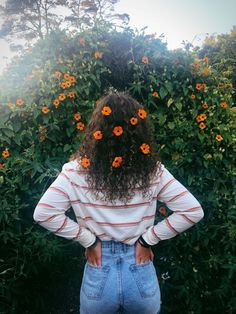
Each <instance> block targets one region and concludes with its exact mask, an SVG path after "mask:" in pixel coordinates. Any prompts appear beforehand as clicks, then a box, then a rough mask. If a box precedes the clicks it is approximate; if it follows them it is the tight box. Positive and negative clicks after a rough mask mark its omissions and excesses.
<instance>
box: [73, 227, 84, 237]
mask: <svg viewBox="0 0 236 314" xmlns="http://www.w3.org/2000/svg"><path fill="white" fill-rule="evenodd" d="M81 230H82V228H80V226H79V230H78V232H77V234H76V236H75V237H74V238H72V240H76V239H77V238H78V237H79V235H80V233H81Z"/></svg>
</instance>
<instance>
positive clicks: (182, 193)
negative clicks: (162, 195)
mask: <svg viewBox="0 0 236 314" xmlns="http://www.w3.org/2000/svg"><path fill="white" fill-rule="evenodd" d="M187 193H188V191H183V192H181V193H180V194H178V195H176V196H174V197H172V198H171V199H170V200H169V201H168V202H173V201H175V200H177V199H178V198H180V197H181V196H184V195H185V194H187Z"/></svg>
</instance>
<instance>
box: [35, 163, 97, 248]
mask: <svg viewBox="0 0 236 314" xmlns="http://www.w3.org/2000/svg"><path fill="white" fill-rule="evenodd" d="M64 166H65V165H64ZM64 166H63V168H62V173H63V169H64ZM62 173H61V174H62ZM61 174H59V175H58V177H57V178H56V180H55V181H54V182H53V183H52V184H51V185H50V186H49V188H48V189H47V190H46V192H45V193H44V194H43V196H42V197H41V199H40V201H39V203H38V204H37V206H36V208H35V210H34V213H33V219H34V221H35V222H36V223H38V224H39V225H40V226H42V227H43V228H45V229H47V230H49V231H51V232H53V233H54V234H55V235H57V236H60V237H63V238H66V239H68V240H74V241H78V242H79V243H80V244H81V245H82V246H83V247H89V246H91V245H92V244H93V243H94V242H95V240H96V236H95V235H94V234H93V233H92V232H91V231H90V230H89V229H87V228H85V227H83V226H80V225H79V224H78V223H76V222H75V221H73V220H72V219H70V218H69V217H68V216H66V215H65V212H66V211H67V210H68V209H69V208H70V207H71V203H70V197H69V191H70V189H71V186H70V182H69V181H68V180H67V179H66V178H65V176H63V175H61Z"/></svg>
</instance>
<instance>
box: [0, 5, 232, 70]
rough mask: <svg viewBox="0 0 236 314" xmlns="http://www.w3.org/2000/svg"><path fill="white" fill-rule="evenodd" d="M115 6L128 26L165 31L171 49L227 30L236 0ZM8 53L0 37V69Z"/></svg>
mask: <svg viewBox="0 0 236 314" xmlns="http://www.w3.org/2000/svg"><path fill="white" fill-rule="evenodd" d="M3 2H4V1H3V0H0V3H3ZM116 9H117V11H118V12H119V13H128V14H129V15H130V26H132V27H137V28H138V29H140V28H142V27H144V26H148V28H147V31H146V32H147V33H156V34H157V36H158V35H160V34H162V33H164V35H165V40H166V41H167V43H168V47H169V48H170V49H173V48H177V47H181V42H182V41H183V40H187V41H190V42H193V44H195V45H198V44H200V43H201V40H202V39H203V38H204V37H205V36H206V34H207V33H209V34H215V33H217V34H220V33H226V32H229V31H230V30H231V29H232V26H233V25H236V14H235V12H236V0H224V1H222V0H197V1H196V0H145V1H144V0H120V2H119V3H118V4H117V6H116ZM6 57H7V58H8V59H7V58H6ZM11 57H12V54H11V53H10V51H9V48H8V44H7V43H6V41H3V40H0V72H1V71H2V69H3V67H4V66H5V64H6V62H7V60H8V62H9V60H10V58H11Z"/></svg>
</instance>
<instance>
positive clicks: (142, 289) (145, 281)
mask: <svg viewBox="0 0 236 314" xmlns="http://www.w3.org/2000/svg"><path fill="white" fill-rule="evenodd" d="M135 248H136V244H133V245H128V244H125V243H121V242H115V241H102V242H101V250H102V262H101V263H102V264H101V266H94V265H91V264H89V263H88V262H86V264H85V268H84V273H83V279H82V285H81V289H80V314H118V313H120V314H121V313H122V314H158V313H159V311H160V303H161V298H160V297H161V296H160V287H159V282H158V279H157V274H156V270H155V268H154V265H153V262H152V261H151V260H150V261H148V262H145V263H142V264H137V263H136V259H135Z"/></svg>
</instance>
